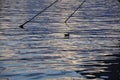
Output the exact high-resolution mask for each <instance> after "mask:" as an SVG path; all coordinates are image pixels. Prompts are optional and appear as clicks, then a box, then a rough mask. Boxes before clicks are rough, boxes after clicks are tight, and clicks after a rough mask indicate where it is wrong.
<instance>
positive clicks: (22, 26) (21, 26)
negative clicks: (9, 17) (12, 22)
mask: <svg viewBox="0 0 120 80" xmlns="http://www.w3.org/2000/svg"><path fill="white" fill-rule="evenodd" d="M58 1H59V0H56V1H54V2H53V3H51V4H50V5H49V6H47V7H46V8H45V9H43V10H42V11H40V12H39V13H37V14H36V15H35V16H33V17H32V18H31V19H29V20H28V21H26V22H24V23H23V24H22V25H20V26H19V27H20V28H22V29H24V25H25V24H27V23H28V22H30V21H31V20H33V19H34V18H35V17H37V16H38V15H40V14H41V13H43V12H44V11H45V10H47V9H48V8H49V7H51V6H52V5H53V4H55V3H56V2H58Z"/></svg>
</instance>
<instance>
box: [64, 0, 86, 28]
mask: <svg viewBox="0 0 120 80" xmlns="http://www.w3.org/2000/svg"><path fill="white" fill-rule="evenodd" d="M85 2H86V0H84V1H83V2H82V3H81V4H80V5H79V6H78V7H77V8H76V9H75V11H74V12H73V13H71V14H70V15H69V16H68V18H67V19H66V20H65V21H64V23H65V24H66V26H67V27H69V25H68V23H67V21H68V20H69V19H70V18H71V17H72V16H73V15H74V14H75V12H76V11H78V9H79V8H81V6H82V5H83V4H84V3H85Z"/></svg>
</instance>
